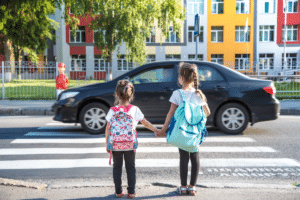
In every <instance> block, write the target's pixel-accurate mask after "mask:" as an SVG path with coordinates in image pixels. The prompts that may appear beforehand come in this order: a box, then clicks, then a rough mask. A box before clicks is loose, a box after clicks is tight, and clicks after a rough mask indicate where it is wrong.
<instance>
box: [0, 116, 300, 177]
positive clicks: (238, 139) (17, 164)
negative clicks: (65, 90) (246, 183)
mask: <svg viewBox="0 0 300 200" xmlns="http://www.w3.org/2000/svg"><path fill="white" fill-rule="evenodd" d="M62 124H63V123H57V122H52V123H48V124H46V126H45V127H40V128H39V130H40V131H37V132H29V133H27V134H25V135H24V137H23V138H20V139H15V140H13V141H12V142H11V145H12V147H10V148H5V149H4V148H3V149H0V156H8V157H9V156H19V157H21V158H20V159H14V160H7V159H6V160H3V161H0V170H13V169H15V170H17V169H69V168H91V167H111V166H109V164H108V157H109V155H108V154H107V153H106V148H105V147H104V145H105V138H104V135H96V136H95V135H89V134H86V133H84V132H81V131H78V132H74V131H73V129H80V127H78V126H77V127H74V126H70V124H65V125H62ZM66 125H69V126H66ZM49 130H51V132H50V131H49ZM138 135H140V136H141V137H139V139H138V141H139V144H140V145H139V148H138V149H137V153H145V154H147V155H151V154H155V155H164V154H165V153H176V154H177V155H178V148H177V147H173V146H171V145H168V144H167V143H166V138H155V137H154V134H153V133H143V132H141V131H139V132H138ZM60 137H67V138H60ZM212 143H213V145H216V144H215V143H218V144H220V145H217V146H212V145H211V144H212ZM28 144H32V145H38V147H34V148H28ZM51 144H54V145H55V147H53V145H52V147H50V146H47V145H51ZM71 144H73V145H74V144H75V145H81V146H84V147H82V148H79V147H76V148H74V147H66V145H71ZM89 144H94V145H98V144H101V146H100V147H85V146H89ZM154 144H156V145H154ZM255 144H256V140H254V139H252V138H250V137H244V136H228V137H224V136H210V137H207V138H206V140H205V145H202V146H201V147H200V152H201V153H225V154H226V155H228V156H226V158H201V159H200V162H201V167H202V168H205V167H206V168H211V167H214V168H216V167H300V162H298V161H297V160H294V159H289V158H274V156H272V158H260V157H259V154H260V153H265V154H266V153H267V154H274V155H276V153H278V151H277V150H275V149H273V148H271V147H266V146H257V145H256V146H254V145H255ZM22 145H25V146H26V145H27V146H26V147H23V146H22ZM41 145H42V148H41ZM158 145H161V146H158ZM234 153H243V154H241V155H243V156H244V155H246V153H256V156H255V158H247V156H245V158H243V157H242V158H240V157H239V158H234V156H233V157H231V155H233V154H234ZM84 154H85V155H84ZM90 154H103V156H104V158H103V156H102V158H94V157H89V155H90ZM37 155H57V156H64V159H57V157H56V158H55V159H44V158H42V159H39V158H35V156H37ZM68 155H72V156H73V157H72V158H73V159H65V158H66V156H68ZM76 155H77V156H78V159H77V157H74V156H76ZM80 155H81V156H80ZM82 155H84V159H82ZM22 156H27V157H28V156H29V158H27V159H24V158H22ZM105 157H107V158H105ZM33 158H35V159H33ZM136 167H142V168H155V167H161V168H166V167H179V159H173V158H163V157H162V156H160V157H158V158H155V159H153V158H149V159H148V158H147V159H146V158H142V159H140V158H139V159H136ZM200 173H202V172H200Z"/></svg>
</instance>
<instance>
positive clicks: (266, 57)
mask: <svg viewBox="0 0 300 200" xmlns="http://www.w3.org/2000/svg"><path fill="white" fill-rule="evenodd" d="M259 69H261V70H269V69H274V54H259Z"/></svg>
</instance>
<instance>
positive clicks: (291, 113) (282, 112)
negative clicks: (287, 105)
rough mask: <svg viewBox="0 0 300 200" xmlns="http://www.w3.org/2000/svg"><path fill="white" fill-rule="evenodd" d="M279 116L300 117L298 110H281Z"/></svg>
mask: <svg viewBox="0 0 300 200" xmlns="http://www.w3.org/2000/svg"><path fill="white" fill-rule="evenodd" d="M280 115H300V110H299V109H282V110H280Z"/></svg>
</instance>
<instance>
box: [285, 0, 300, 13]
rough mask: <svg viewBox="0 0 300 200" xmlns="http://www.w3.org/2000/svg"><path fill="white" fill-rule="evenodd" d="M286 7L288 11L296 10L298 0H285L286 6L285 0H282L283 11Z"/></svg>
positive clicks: (294, 11)
mask: <svg viewBox="0 0 300 200" xmlns="http://www.w3.org/2000/svg"><path fill="white" fill-rule="evenodd" d="M285 7H286V8H287V12H288V13H297V12H298V0H287V6H286V5H285V0H283V11H284V12H285V9H286V8H285Z"/></svg>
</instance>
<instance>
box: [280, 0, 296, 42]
mask: <svg viewBox="0 0 300 200" xmlns="http://www.w3.org/2000/svg"><path fill="white" fill-rule="evenodd" d="M284 1H285V0H279V1H278V8H277V10H278V12H277V44H283V43H284V41H283V37H284V35H283V33H284V25H285V13H284V8H283V6H284V4H283V2H284ZM299 11H300V4H299V1H298V2H297V3H293V2H292V3H291V4H288V13H287V22H286V24H287V27H289V30H288V40H287V42H286V43H287V44H300V12H299ZM291 26H292V27H291ZM295 30H297V31H295ZM289 33H292V35H290V34H289ZM289 38H291V40H289Z"/></svg>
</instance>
